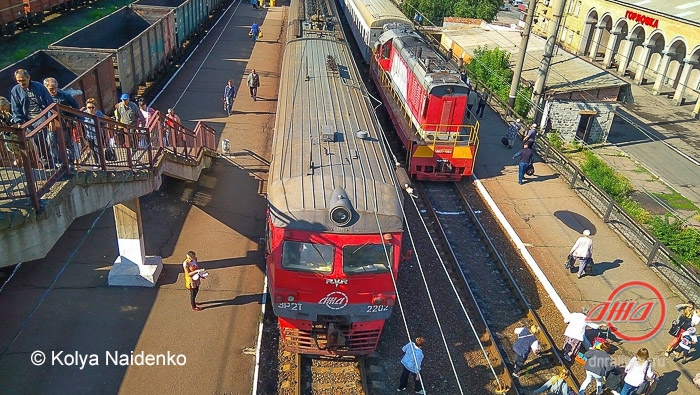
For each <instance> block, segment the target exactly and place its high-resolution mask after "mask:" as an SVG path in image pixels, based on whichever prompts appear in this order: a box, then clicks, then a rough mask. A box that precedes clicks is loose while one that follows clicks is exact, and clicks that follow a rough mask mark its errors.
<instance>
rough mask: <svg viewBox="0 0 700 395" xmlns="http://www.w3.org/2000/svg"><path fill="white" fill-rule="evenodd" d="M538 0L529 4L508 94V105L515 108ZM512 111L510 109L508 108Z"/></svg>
mask: <svg viewBox="0 0 700 395" xmlns="http://www.w3.org/2000/svg"><path fill="white" fill-rule="evenodd" d="M536 7H537V0H530V3H529V4H528V5H527V15H525V28H524V29H523V35H522V38H521V39H520V52H518V61H517V62H516V63H515V70H514V71H513V81H512V82H511V83H510V93H509V94H508V107H509V108H515V97H516V96H517V94H518V84H519V83H520V74H522V72H523V64H524V63H525V55H526V54H527V42H528V40H530V28H531V26H532V20H533V18H534V16H535V8H536ZM508 111H510V110H508Z"/></svg>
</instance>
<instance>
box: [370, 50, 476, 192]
mask: <svg viewBox="0 0 700 395" xmlns="http://www.w3.org/2000/svg"><path fill="white" fill-rule="evenodd" d="M390 46H391V44H390V43H385V44H384V45H383V46H380V45H378V46H377V48H376V49H377V51H375V53H374V54H373V56H372V57H371V59H372V62H371V64H370V74H371V76H372V79H373V81H374V83H375V85H376V86H377V88H378V89H379V93H380V95H381V96H382V99H383V102H384V104H385V105H386V108H387V111H388V112H389V117H390V118H391V120H392V123H393V124H394V126H395V128H396V131H397V134H398V136H399V138H400V139H401V142H402V143H403V145H404V148H405V149H406V151H407V161H408V164H407V170H408V174H409V175H411V176H413V177H415V178H416V179H417V180H425V181H459V180H461V179H462V177H465V176H467V177H469V176H471V175H472V174H473V171H474V163H475V158H476V153H477V150H478V148H479V121H478V120H476V119H473V123H467V124H463V123H455V122H450V123H439V124H430V123H421V121H420V120H416V116H415V115H414V114H413V112H412V111H411V109H410V108H409V106H408V105H406V104H405V100H404V99H403V97H402V95H401V94H400V92H399V89H397V87H396V84H395V83H394V82H393V81H392V80H391V77H390V73H389V72H388V68H389V56H390V50H391V49H390ZM387 48H389V50H387ZM381 52H383V53H381ZM424 94H425V99H424V100H423V102H424V105H423V106H422V107H423V109H422V110H423V111H422V113H421V114H420V117H421V118H423V119H440V120H446V121H448V122H449V120H450V119H459V120H460V121H463V120H464V115H463V114H464V112H465V107H466V99H464V100H465V102H464V104H462V105H457V106H456V105H455V102H457V101H456V100H451V98H449V95H448V96H442V97H439V96H435V95H432V94H428V93H425V92H424ZM459 103H461V101H460V102H459ZM416 124H419V125H420V126H419V127H416Z"/></svg>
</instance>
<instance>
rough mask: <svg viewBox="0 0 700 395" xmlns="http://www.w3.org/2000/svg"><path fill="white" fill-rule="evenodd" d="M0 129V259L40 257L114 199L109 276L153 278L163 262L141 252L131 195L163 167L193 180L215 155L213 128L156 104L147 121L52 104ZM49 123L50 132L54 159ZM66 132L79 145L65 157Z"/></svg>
mask: <svg viewBox="0 0 700 395" xmlns="http://www.w3.org/2000/svg"><path fill="white" fill-rule="evenodd" d="M90 128H92V129H90ZM0 131H2V132H4V134H0V143H1V144H2V146H0V152H2V155H1V160H2V167H1V168H0V249H1V250H2V251H3V253H2V254H1V255H0V267H4V266H9V265H14V264H17V263H19V262H26V261H31V260H35V259H40V258H43V257H44V256H46V254H47V253H48V252H49V251H50V250H51V248H52V247H53V246H54V244H55V243H56V242H57V241H58V239H59V238H60V237H61V236H62V235H63V233H64V232H65V231H66V229H68V227H69V226H70V224H71V223H72V222H73V220H74V219H76V218H78V217H81V216H83V215H86V214H90V213H92V212H95V211H99V210H102V209H104V208H105V207H110V206H114V216H115V221H116V227H117V237H118V239H119V253H120V256H119V257H118V258H117V260H116V261H115V265H114V267H113V269H112V270H111V271H110V275H109V282H110V284H111V285H139V286H153V285H154V284H155V281H156V280H157V277H158V274H160V268H161V267H162V264H161V263H160V257H146V256H145V253H144V249H143V234H142V226H141V213H140V208H139V200H138V198H139V197H140V196H143V195H147V194H149V193H151V192H153V191H155V190H157V189H158V188H159V187H160V185H161V179H162V176H163V175H167V176H170V177H174V178H178V179H183V180H190V181H196V180H197V179H198V178H199V175H200V173H201V171H202V169H204V168H207V167H209V166H211V165H212V163H213V160H214V158H215V157H216V136H215V131H214V130H213V129H212V128H210V127H209V126H207V125H206V124H204V123H203V122H198V123H197V124H196V126H195V127H194V129H193V130H190V129H188V128H186V127H185V126H183V125H182V124H180V123H177V122H174V121H171V120H169V119H167V118H166V117H165V114H162V113H160V112H157V113H156V114H155V115H154V116H152V117H151V119H150V120H149V124H148V125H147V126H146V127H135V126H128V125H124V124H121V123H118V122H115V121H113V120H110V119H105V118H98V117H96V116H93V115H90V114H86V113H83V112H80V111H76V110H74V109H71V108H68V107H64V106H60V105H57V104H53V105H51V106H49V107H48V108H46V109H45V110H44V111H43V112H42V113H41V114H40V115H39V116H38V117H36V118H35V119H34V120H32V121H30V122H28V123H27V124H25V125H22V127H20V128H10V127H0ZM48 131H56V132H57V133H56V137H57V143H56V145H57V148H58V149H57V150H55V151H54V152H56V155H54V156H59V157H60V159H56V160H54V161H53V162H54V163H49V161H47V159H46V158H47V156H48V154H47V152H49V151H50V150H51V149H52V147H48V146H47V145H46V143H45V141H46V139H45V137H44V136H43V135H42V133H43V134H45V133H47V132H48ZM86 131H89V132H95V133H88V134H86ZM86 135H92V136H97V138H95V139H93V140H92V141H88V140H87V139H86V138H85V136H86ZM35 136H37V137H35ZM72 136H76V140H79V141H80V143H81V144H80V145H81V149H79V150H80V151H81V152H80V153H79V154H78V155H75V156H74V157H73V158H70V157H69V154H68V153H67V150H66V147H68V149H69V150H70V149H72V148H73V142H74V139H73V138H72ZM49 164H51V165H52V167H49Z"/></svg>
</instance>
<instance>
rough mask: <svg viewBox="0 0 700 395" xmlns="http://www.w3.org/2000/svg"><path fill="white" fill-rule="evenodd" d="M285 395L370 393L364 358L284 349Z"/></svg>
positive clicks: (353, 394)
mask: <svg viewBox="0 0 700 395" xmlns="http://www.w3.org/2000/svg"><path fill="white" fill-rule="evenodd" d="M282 354H283V355H282V358H281V359H280V371H281V372H283V376H284V377H285V379H284V380H283V381H282V382H281V384H280V394H284V395H334V394H344V395H345V394H347V395H368V394H369V392H368V390H367V380H366V374H365V368H364V367H365V359H364V358H363V357H347V358H324V357H317V356H313V355H303V354H297V353H290V352H288V351H283V352H282Z"/></svg>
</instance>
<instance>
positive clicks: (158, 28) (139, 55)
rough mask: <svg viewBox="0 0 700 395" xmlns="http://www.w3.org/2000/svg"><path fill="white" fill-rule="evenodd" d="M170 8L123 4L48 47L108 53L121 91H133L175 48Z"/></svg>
mask: <svg viewBox="0 0 700 395" xmlns="http://www.w3.org/2000/svg"><path fill="white" fill-rule="evenodd" d="M175 43H176V36H175V12H174V10H172V9H170V10H162V11H161V12H155V10H152V9H147V10H144V9H142V8H141V7H138V6H134V5H131V6H128V7H124V8H122V9H120V10H118V11H116V12H114V13H112V14H110V15H108V16H106V17H104V18H102V19H100V20H98V21H95V22H93V23H91V24H90V25H88V26H86V27H84V28H82V29H80V30H78V31H77V32H75V33H73V34H71V35H69V36H67V37H65V38H63V39H61V40H59V41H56V42H55V43H53V44H51V45H49V49H55V50H66V51H81V52H85V53H104V54H109V55H111V56H112V62H113V64H114V66H115V73H114V75H115V77H116V80H117V84H118V88H119V89H120V91H121V92H122V93H134V92H136V90H137V88H138V86H139V85H141V84H144V83H145V82H146V81H148V80H151V79H153V78H154V77H155V75H156V74H157V73H158V72H160V71H161V70H163V69H164V68H165V66H166V65H167V62H168V60H169V58H170V56H171V55H172V54H173V51H174V50H175V48H176V44H175Z"/></svg>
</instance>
